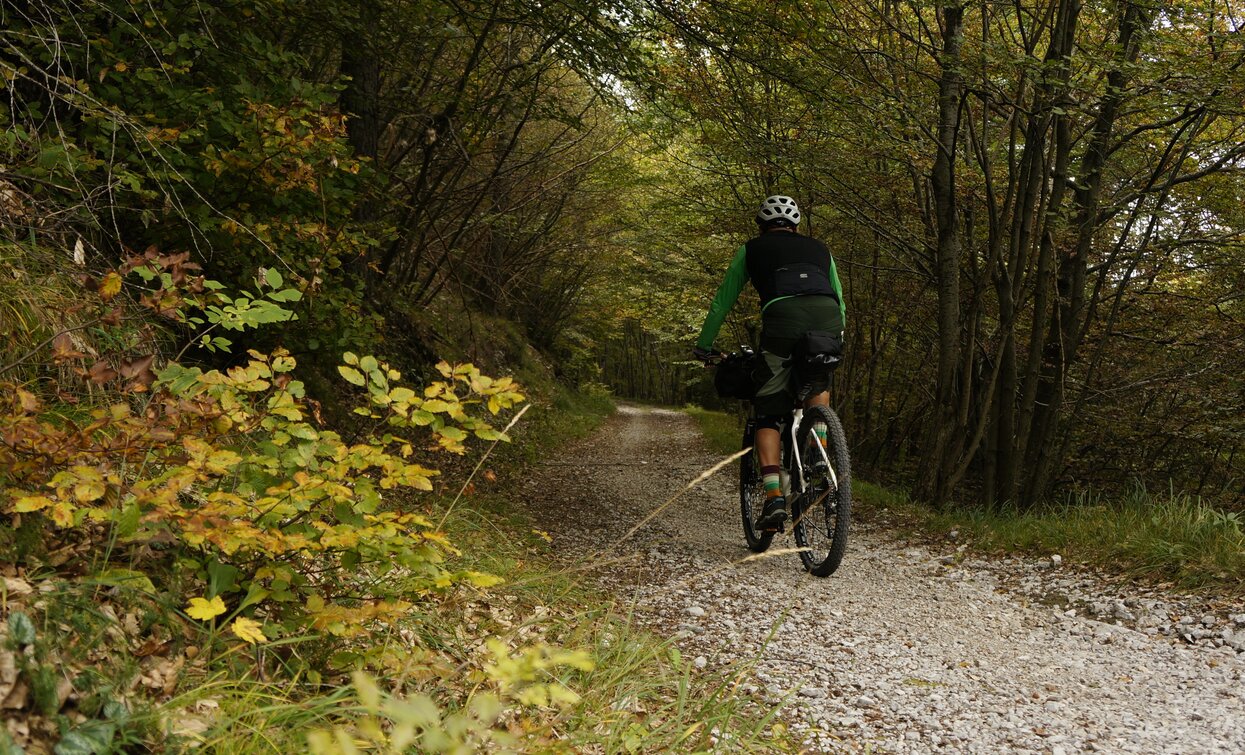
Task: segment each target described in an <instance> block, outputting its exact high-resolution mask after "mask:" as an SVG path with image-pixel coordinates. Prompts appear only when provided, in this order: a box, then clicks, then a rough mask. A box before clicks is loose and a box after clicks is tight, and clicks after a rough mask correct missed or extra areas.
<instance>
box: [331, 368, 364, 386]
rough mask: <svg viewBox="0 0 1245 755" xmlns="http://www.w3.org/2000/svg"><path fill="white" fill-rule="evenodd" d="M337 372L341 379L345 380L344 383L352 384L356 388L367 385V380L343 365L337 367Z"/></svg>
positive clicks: (356, 371) (353, 369)
mask: <svg viewBox="0 0 1245 755" xmlns="http://www.w3.org/2000/svg"><path fill="white" fill-rule="evenodd" d="M337 372H338V373H339V374H340V375H341V376H342V377H344V378H346V382H348V383H352V384H354V385H358V386H363V385H366V384H367V380H366V379H365V378H364V377H363V373H361V372H359V371H358V370H356V369H355V368H353V367H347V366H346V365H344V364H342V365H338V366H337Z"/></svg>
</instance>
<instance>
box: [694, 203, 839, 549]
mask: <svg viewBox="0 0 1245 755" xmlns="http://www.w3.org/2000/svg"><path fill="white" fill-rule="evenodd" d="M756 222H757V226H759V229H760V233H759V235H758V236H757V237H756V238H754V239H752V240H750V241H748V242H747V243H745V244H744V245H742V246H740V247H739V249H738V251H736V252H735V257H734V259H733V260H731V264H730V267H729V268H727V271H726V278H725V279H724V280H723V281H722V285H720V286H719V287H718V292H717V295H716V296H714V298H713V303H712V304H711V305H710V306H709V313H708V315H707V316H706V317H705V324H704V326H703V327H702V328H701V330H700V337H699V338H698V339H697V340H696V348H695V349H694V353H695V355H696V357H697V358H699V359H702V360H708V359H711V358H713V357H715V356H717V355H718V354H719V352H715V351H714V350H713V342H714V340H715V339H717V336H718V331H719V330H721V328H722V322H723V320H725V319H726V315H727V313H729V312H730V310H731V308H732V307H733V306H734V305H735V302H736V300H737V299H738V298H739V293H740V291H742V290H743V286H744V281H745V280H750V281H751V282H752V286H753V288H755V289H756V291H757V293H758V294H760V297H761V354H762V356H763V358H764V362H765V367H766V368H767V370H768V375H767V377H768V379H767V380H766V381H765V382H764V383H763V384H762V386H761V388H760V390H758V391H757V395H756V398H755V399H753V406H754V408H755V410H756V414H757V433H756V451H757V456H758V459H759V461H760V464H761V475H762V479H763V481H764V483H765V494H766V502H765V507H764V510H763V511H762V513H761V517H760V518H759V519H758V520H757V525H756V526H757V528H758V529H761V530H764V531H776V530H779V529H781V528H782V524H783V522H784V521H786V519H787V501H786V499H785V498H784V497H783V491H782V484H781V478H780V469H781V467H780V466H779V463H780V459H779V458H778V456H779V447H780V444H779V428H780V427H781V425H782V424H783V422H785V421H786V419H787V418H789V417H790V416H791V407H792V405H793V404H794V403H795V391H796V390H797V389H798V386H794V385H792V382H793V380H792V377H793V371H794V368H793V366H792V364H791V361H790V357H791V354H792V351H793V350H794V349H795V347H796V344H797V343H798V342H799V341H800V339H801V338H802V337H803V336H804V334H805V333H807V332H808V331H828V332H831V333H835V334H841V333H842V331H843V326H844V323H845V321H846V317H847V307H846V305H845V303H844V301H843V291H842V286H841V285H840V283H839V274H838V270H837V269H836V267H835V264H834V258H833V257H832V256H831V254H830V251H829V250H828V249H826V246H825V245H824V244H822V243H821V242H820V241H817V240H815V239H812V238H810V237H808V236H801V235H800V234H799V232H798V231H797V228H798V226H799V224H800V208H799V207H798V206H797V205H796V203H795V200H794V199H792V198H791V197H787V196H781V195H776V196H772V197H769V198H768V199H766V200H765V201H764V202H762V203H761V207H760V209H759V210H757V215H756ZM805 403H806V405H807V406H814V405H818V404H820V405H822V406H828V405H829V403H830V394H829V393H828V392H825V391H823V392H821V393H818V394H815V395H813V396H811V397H810V398H809V399H808V400H807V401H806V402H805ZM814 431H815V432H816V433H817V436H818V438H819V439H820V440H821V442H822V444H823V445H824V444H825V441H826V428H825V427H824V426H818V427H815V428H814Z"/></svg>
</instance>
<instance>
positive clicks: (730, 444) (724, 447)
mask: <svg viewBox="0 0 1245 755" xmlns="http://www.w3.org/2000/svg"><path fill="white" fill-rule="evenodd" d="M683 411H684V412H685V413H687V415H688V416H690V417H691V418H692V419H694V420H696V424H698V425H700V432H701V434H702V435H704V436H705V442H706V443H708V444H709V448H710V449H712V450H713V451H714V452H715V453H720V454H733V453H735V452H736V451H738V450H739V440H740V438H742V437H743V424H742V423H741V422H740V421H739V417H737V416H736V415H734V414H727V413H726V412H715V411H712V410H710V409H702V408H701V407H699V406H687V407H684V409H683Z"/></svg>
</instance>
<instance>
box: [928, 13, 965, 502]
mask: <svg viewBox="0 0 1245 755" xmlns="http://www.w3.org/2000/svg"><path fill="white" fill-rule="evenodd" d="M942 20H943V30H942V53H941V55H939V64H940V65H941V67H942V74H941V76H940V78H939V81H938V133H937V148H938V154H937V156H936V157H935V159H934V167H933V172H932V175H931V177H930V184H931V191H932V195H933V202H934V216H935V222H936V227H937V234H938V235H937V246H936V248H935V260H934V269H935V277H936V281H937V287H938V381H937V386H936V389H935V401H934V406H933V409H932V414H933V419H934V421H933V422H932V423H931V425H930V429H929V432H928V439H927V441H926V447H925V451H924V457H925V465H924V468H923V469H922V472H921V481H920V484H919V490H920V493H921V495H922V496H923V497H924V498H926V499H927V500H928V501H929V502H930V503H932V504H933V505H935V506H938V507H941V506H942V505H943V504H944V503H945V502H946V501H947V499H948V497H949V496H950V492H951V491H950V490H949V489H948V488H947V482H948V480H949V478H950V475H951V471H952V468H953V467H954V465H955V463H956V461H957V459H958V456H959V447H960V443H959V441H958V440H957V439H959V438H960V436H961V433H959V432H958V429H959V428H958V427H957V419H958V412H957V411H956V410H957V408H958V407H959V404H960V401H959V390H960V387H959V380H958V375H957V370H958V368H959V364H960V247H961V240H960V229H959V223H958V217H957V216H958V203H957V201H956V193H955V189H956V186H955V147H956V140H957V138H958V133H959V126H960V100H961V95H962V92H963V88H964V84H963V76H962V74H961V72H960V47H961V42H962V40H963V30H964V6H962V5H956V4H948V5H945V6H943V8H942Z"/></svg>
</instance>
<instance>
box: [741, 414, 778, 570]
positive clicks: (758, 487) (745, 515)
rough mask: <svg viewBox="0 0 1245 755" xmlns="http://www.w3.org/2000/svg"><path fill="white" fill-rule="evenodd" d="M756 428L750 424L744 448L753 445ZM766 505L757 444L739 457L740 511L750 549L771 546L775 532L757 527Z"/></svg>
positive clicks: (745, 436) (757, 551)
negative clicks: (758, 518)
mask: <svg viewBox="0 0 1245 755" xmlns="http://www.w3.org/2000/svg"><path fill="white" fill-rule="evenodd" d="M754 441H755V430H754V429H753V427H752V425H751V424H749V425H748V430H747V431H745V433H744V441H743V446H742V447H743V448H748V447H749V446H753V443H754ZM764 505H765V483H764V482H762V480H761V463H760V461H759V460H758V459H757V452H756V448H755V446H753V448H752V450H751V451H749V452H748V453H746V454H744V455H743V456H742V457H740V459H739V513H740V516H741V518H742V519H743V525H744V540H746V541H747V542H748V550H750V551H752V552H753V553H761V552H763V551H765V549H766V548H768V547H769V545H770V542H772V541H773V539H774V533H773V532H762V531H761V530H758V529H757V528H756V520H757V515H758V514H760V513H761V508H762V507H763V506H764Z"/></svg>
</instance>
